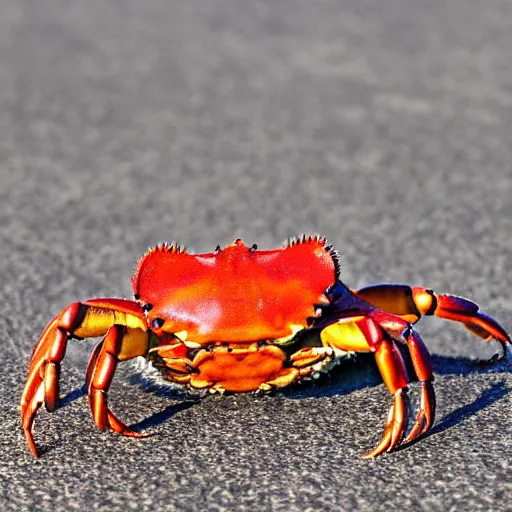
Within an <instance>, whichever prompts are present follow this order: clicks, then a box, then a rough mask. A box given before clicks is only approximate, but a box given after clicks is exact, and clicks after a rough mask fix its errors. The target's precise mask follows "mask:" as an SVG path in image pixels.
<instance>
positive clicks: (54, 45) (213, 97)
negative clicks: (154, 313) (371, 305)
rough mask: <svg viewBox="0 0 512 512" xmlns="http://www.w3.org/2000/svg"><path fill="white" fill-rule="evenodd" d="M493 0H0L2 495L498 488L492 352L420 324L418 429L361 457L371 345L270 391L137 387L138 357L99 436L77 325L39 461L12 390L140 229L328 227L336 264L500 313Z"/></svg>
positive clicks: (506, 41)
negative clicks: (433, 413)
mask: <svg viewBox="0 0 512 512" xmlns="http://www.w3.org/2000/svg"><path fill="white" fill-rule="evenodd" d="M511 24H512V4H511V3H510V2H508V1H505V0H502V1H500V0H485V1H484V0H481V1H476V0H454V1H451V2H444V1H440V0H428V1H427V0H425V1H422V0H390V1H387V2H371V1H369V0H368V1H367V0H348V1H345V2H334V1H329V0H326V1H321V2H320V1H319V2H308V1H305V0H304V1H301V0H296V1H292V0H280V1H278V2H273V1H267V2H264V1H260V0H255V1H243V0H238V1H235V0H220V1H213V2H203V1H200V0H190V1H188V2H181V1H169V0H161V1H156V0H147V1H145V2H137V1H133V2H128V1H126V2H102V1H99V0H91V1H87V2H85V1H83V2H78V1H76V2H75V1H71V2H59V1H56V0H47V1H45V2H31V1H28V0H11V1H4V0H3V1H2V2H1V6H0V276H1V282H2V284H1V290H2V297H3V300H2V301H1V302H0V338H1V339H0V343H1V347H2V350H1V352H0V360H1V362H2V366H1V367H2V370H1V371H0V414H1V415H0V508H1V509H2V510H53V511H57V510H75V509H80V510H97V509H103V510H123V511H126V510H180V511H182V510H208V511H210V510H211V511H214V510H246V511H249V510H250V511H255V510H258V511H260V510H283V511H295V510H307V511H317V510H347V509H358V510H429V511H430V510H443V511H447V510H457V511H459V510H472V511H473V510H512V485H511V476H512V474H511V473H512V472H511V470H510V461H511V456H512V448H511V427H512V413H511V401H512V374H511V366H510V365H508V366H507V365H506V364H500V365H497V366H494V367H491V368H486V367H481V366H478V365H476V364H474V361H473V360H474V359H476V358H481V357H488V356H490V355H492V353H493V351H494V350H495V347H489V346H485V344H484V343H481V342H480V341H479V340H478V339H476V338H475V337H473V336H471V335H470V333H468V332H466V331H465V330H464V329H463V328H461V327H460V326H457V325H454V324H451V323H449V322H443V321H441V320H439V319H427V320H424V321H422V323H421V324H420V325H421V327H419V330H420V332H421V333H422V335H423V337H424V339H425V340H426V342H427V344H428V346H429V348H430V350H431V352H432V354H433V360H434V365H435V370H436V390H437V397H438V413H437V421H436V424H435V426H434V428H433V430H432V432H431V434H430V435H428V436H427V437H426V438H424V439H423V440H421V442H418V443H416V444H414V445H413V446H410V447H408V448H407V449H404V450H400V451H398V452H396V453H393V454H390V455H385V456H382V457H380V458H378V459H376V460H373V461H366V460H362V459H361V458H360V457H359V456H360V455H361V454H363V453H365V452H366V451H367V450H369V449H370V448H372V447H373V446H375V444H376V443H377V442H378V440H379V439H380V435H381V434H382V429H383V426H384V422H385V417H386V414H387V409H388V407H389V405H390V397H389V396H388V393H387V391H386V389H385V388H384V385H383V384H382V383H381V381H380V379H379V376H378V373H377V372H376V368H375V365H374V364H373V363H372V360H371V357H370V358H358V359H357V360H356V361H354V362H353V363H352V364H344V365H342V366H341V367H340V368H339V370H338V371H337V372H334V374H333V375H332V379H331V380H326V381H322V382H320V383H318V384H317V385H313V386H302V387H297V388H293V389H287V390H285V391H284V392H282V393H277V394H275V395H272V396H263V397H259V396H254V395H235V396H225V397H218V396H207V397H204V398H198V397H197V396H195V395H193V394H188V393H182V392H179V391H176V390H161V389H158V388H155V386H148V385H146V384H145V383H144V378H143V376H141V374H140V372H138V371H137V370H136V369H135V368H134V367H133V366H132V365H131V364H130V363H126V364H123V365H121V367H120V368H119V371H118V372H117V374H116V378H115V381H114V383H113V386H112V389H111V404H112V407H113V409H114V410H115V412H116V413H118V414H119V416H120V417H121V418H123V419H125V420H126V421H128V422H130V423H135V424H136V425H137V426H139V427H140V428H148V429H151V430H153V431H154V432H156V435H155V436H154V437H151V438H149V439H145V440H133V439H126V438H120V437H118V436H116V435H113V434H109V433H100V432H99V431H98V430H97V429H96V428H95V426H94V423H93V421H92V419H91V415H90V412H89V410H88V405H87V400H86V399H85V397H84V396H82V393H81V386H82V383H83V379H84V372H85V366H86V363H87V359H88V354H89V353H90V350H91V349H92V346H93V344H92V343H90V344H84V343H82V344H81V343H79V342H74V343H71V344H70V347H69V349H68V353H67V358H66V361H65V364H64V368H63V374H62V394H63V396H65V397H66V398H65V399H64V400H63V407H62V408H60V409H59V410H58V411H56V412H55V413H54V414H48V413H46V412H45V411H42V412H41V413H40V414H39V416H38V418H37V422H36V442H37V443H38V446H39V447H40V449H41V451H42V452H43V455H42V457H41V458H40V459H39V460H37V461H36V460H35V459H34V458H33V457H32V455H31V454H30V452H29V450H28V447H27V445H26V444H25V441H24V438H23V434H22V431H21V428H20V422H19V409H18V403H19V398H20V394H21V391H22V387H23V383H24V379H25V377H26V370H27V366H28V362H29V359H30V352H31V349H32V347H33V345H34V344H35V342H36V340H37V337H38V336H39V334H40V332H41V331H42V329H43V327H44V326H45V324H46V323H47V322H48V321H49V319H50V318H51V317H52V316H53V315H55V314H56V313H57V312H58V311H60V310H61V309H62V308H63V307H65V306H66V305H67V304H69V303H71V302H73V301H76V300H83V299H86V298H90V297H99V296H112V297H130V296H131V285H130V274H131V271H132V268H133V267H134V266H135V265H136V263H137V260H138V258H139V256H140V255H141V254H142V253H144V252H145V250H146V248H147V247H148V246H149V245H154V244H155V243H157V242H159V241H162V240H169V241H170V240H176V241H178V242H179V243H181V244H185V245H187V246H188V247H189V248H190V250H196V251H209V250H211V249H212V248H214V247H215V246H216V245H217V244H220V245H225V244H228V243H230V242H231V241H232V240H233V239H235V238H237V237H241V238H243V239H244V240H245V241H246V243H247V244H252V243H257V244H258V245H259V247H260V248H270V247H274V246H278V245H280V244H281V243H282V241H283V240H284V239H286V238H287V237H289V236H291V235H296V234H300V233H302V232H306V233H315V232H320V233H323V234H324V235H326V236H327V237H328V238H329V240H330V241H331V242H332V243H333V244H334V245H335V246H336V247H337V248H338V249H339V250H340V251H341V253H342V278H343V280H344V281H345V282H346V283H347V284H348V285H350V286H352V287H359V286H364V285H368V284H372V283H376V282H399V283H411V284H419V285H427V286H429V287H432V288H434V289H435V290H437V291H440V292H451V293H457V294H461V295H464V296H467V297H470V298H472V299H474V300H475V301H477V302H478V303H479V304H480V305H481V306H482V307H483V309H484V311H486V312H487V313H488V314H490V315H492V316H493V317H495V318H496V319H498V320H499V321H500V322H501V323H502V324H503V325H504V327H505V328H508V329H509V330H512V301H511V299H510V298H511V296H512V293H511V290H510V288H511V286H510V285H511V279H510V270H511V264H510V261H511V258H512V238H511V235H512V200H511V197H512V63H511V59H510V56H511V54H512V31H511V30H510V26H511Z"/></svg>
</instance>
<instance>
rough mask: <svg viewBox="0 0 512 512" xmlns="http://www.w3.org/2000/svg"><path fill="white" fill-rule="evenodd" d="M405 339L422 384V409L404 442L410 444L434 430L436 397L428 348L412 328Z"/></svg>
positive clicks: (408, 330)
mask: <svg viewBox="0 0 512 512" xmlns="http://www.w3.org/2000/svg"><path fill="white" fill-rule="evenodd" d="M404 337H405V339H406V340H407V346H408V347H409V353H410V354H411V359H412V364H413V367H414V371H415V372H416V375H417V377H418V380H419V382H420V384H421V402H420V407H419V410H418V412H417V413H416V419H415V421H414V424H413V426H412V429H411V431H410V432H409V435H408V436H407V437H406V439H405V440H404V443H408V442H409V441H412V440H413V439H415V438H417V437H418V436H420V435H421V434H424V433H425V432H428V431H429V430H430V429H431V428H432V425H433V423H434V418H435V413H436V395H435V391H434V386H433V384H432V382H433V380H434V375H433V373H432V363H431V362H430V354H429V353H428V350H427V347H426V346H425V344H424V343H423V341H422V339H421V338H420V335H419V334H418V333H417V332H415V331H413V330H412V329H411V328H409V329H407V330H406V332H405V333H404Z"/></svg>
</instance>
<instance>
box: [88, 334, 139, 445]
mask: <svg viewBox="0 0 512 512" xmlns="http://www.w3.org/2000/svg"><path fill="white" fill-rule="evenodd" d="M129 335H130V333H129V330H128V328H127V327H126V326H124V325H113V326H112V327H110V329H109V330H108V332H107V335H106V336H105V338H104V339H103V341H102V342H101V343H99V344H98V345H97V346H96V348H95V349H94V351H93V353H92V355H91V358H90V360H89V365H88V367H87V377H86V383H87V395H88V398H89V406H90V408H91V412H92V415H93V418H94V421H95V423H96V425H97V427H98V428H99V429H100V430H107V429H108V428H110V429H112V430H113V431H114V432H118V433H120V434H123V435H125V436H130V437H145V436H148V435H149V434H142V433H139V432H135V431H134V430H132V429H130V428H129V427H128V426H127V425H126V424H125V423H123V422H122V421H121V420H120V419H119V418H117V416H116V415H115V414H114V413H113V412H112V411H111V410H110V409H109V407H108V405H107V396H108V389H109V387H110V384H111V383H112V379H113V378H114V373H115V370H116V366H117V363H118V362H119V355H120V354H122V349H123V340H126V338H128V337H129ZM124 343H126V341H124Z"/></svg>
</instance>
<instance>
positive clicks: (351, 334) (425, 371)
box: [320, 316, 433, 458]
mask: <svg viewBox="0 0 512 512" xmlns="http://www.w3.org/2000/svg"><path fill="white" fill-rule="evenodd" d="M320 337H321V340H322V343H323V344H324V345H327V346H329V347H332V348H337V349H340V350H344V351H347V352H350V351H353V352H375V359H376V361H377V366H378V368H379V370H380V373H381V375H382V378H383V380H384V383H385V384H386V387H387V388H388V389H389V391H390V393H391V394H392V395H393V405H392V407H391V409H390V411H389V415H388V420H387V423H386V428H385V429H384V434H383V436H382V439H381V441H380V443H379V444H378V445H377V447H376V448H375V449H374V450H373V451H371V452H370V453H368V454H366V455H364V457H365V458H373V457H376V456H377V455H380V454H381V453H383V452H385V451H391V450H393V449H395V448H396V447H398V446H399V445H400V444H401V442H402V438H403V437H404V435H405V433H406V431H407V427H408V418H409V401H408V398H407V390H408V388H407V385H408V382H409V378H408V375H407V370H406V368H405V364H404V361H403V358H402V355H401V353H400V351H399V349H398V347H397V345H396V342H395V341H394V340H393V339H392V337H391V336H390V334H388V333H387V331H385V330H384V329H383V328H382V327H381V326H380V325H379V324H378V323H377V322H376V321H375V320H374V319H372V318H371V317H370V316H353V317H351V316H348V317H345V318H340V319H339V320H338V321H337V322H335V323H332V324H330V325H328V326H326V327H324V328H323V330H322V331H321V333H320ZM410 338H411V342H410V347H412V350H413V351H414V353H413V356H412V357H413V361H416V362H415V363H414V365H415V366H414V367H415V371H417V372H418V374H419V375H420V379H421V378H425V379H427V380H428V379H430V378H431V368H430V367H429V363H428V359H427V357H426V356H425V354H423V349H424V350H425V351H426V348H425V347H424V345H423V343H422V342H421V340H420V339H419V337H417V338H416V337H415V336H413V335H411V336H410ZM429 368H430V373H429ZM429 384H430V383H429ZM430 392H432V395H433V389H432V388H431V386H430V387H429V386H427V391H425V392H424V401H425V402H426V403H428V404H431V402H432V396H431V395H429V393H430ZM425 409H426V410H427V409H428V411H433V407H431V406H429V405H425ZM425 416H427V417H428V420H424V417H425ZM432 421H433V414H429V413H428V412H427V413H425V412H421V413H418V415H417V417H416V421H415V423H414V425H413V427H412V430H411V433H410V434H409V435H408V436H407V441H412V440H413V439H415V438H416V437H417V436H419V435H420V434H421V433H423V432H425V431H426V429H427V426H428V428H430V426H431V425H432ZM418 424H419V426H417V425H418Z"/></svg>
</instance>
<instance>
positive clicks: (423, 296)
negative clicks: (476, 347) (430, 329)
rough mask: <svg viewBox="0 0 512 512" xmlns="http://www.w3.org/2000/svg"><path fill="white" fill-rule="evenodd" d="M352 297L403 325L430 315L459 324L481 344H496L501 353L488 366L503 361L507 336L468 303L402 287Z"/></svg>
mask: <svg viewBox="0 0 512 512" xmlns="http://www.w3.org/2000/svg"><path fill="white" fill-rule="evenodd" d="M354 294H355V295H357V297H359V298H360V299H363V300H365V301H366V302H368V303H370V304H371V305H373V306H375V307H377V308H379V309H381V310H382V311H385V312H387V313H391V314H393V315H397V316H400V317H401V318H403V319H404V320H406V321H407V322H411V323H415V322H417V321H418V320H419V319H420V318H421V317H422V316H430V315H435V316H438V317H440V318H445V319H447V320H453V321H456V322H461V323H462V324H463V325H464V326H465V327H466V328H467V329H468V330H469V331H471V332H472V333H473V334H476V335H477V336H478V337H480V338H482V339H484V340H485V341H491V340H496V341H497V342H498V343H499V344H500V345H501V348H502V353H501V354H500V355H496V356H494V357H493V358H492V359H491V361H492V362H494V361H498V360H503V359H506V358H507V345H508V346H510V344H511V343H512V341H511V339H510V336H509V335H508V334H507V332H506V331H505V329H503V327H502V326H501V325H500V324H499V323H498V322H497V321H496V320H494V318H491V317H490V316H488V315H486V314H485V313H482V311H480V308H479V307H478V305H477V304H475V303H474V302H472V301H470V300H469V299H465V298H463V297H458V296H456V295H449V294H438V293H435V292H434V291H433V290H431V289H429V288H424V287H421V286H408V285H402V284H377V285H373V286H368V287H366V288H362V289H360V290H355V291H354Z"/></svg>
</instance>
